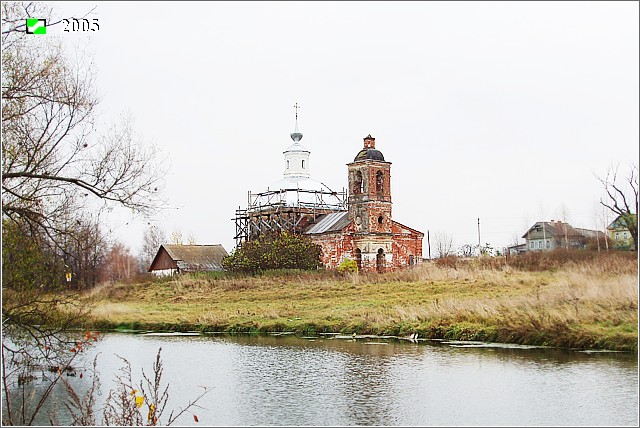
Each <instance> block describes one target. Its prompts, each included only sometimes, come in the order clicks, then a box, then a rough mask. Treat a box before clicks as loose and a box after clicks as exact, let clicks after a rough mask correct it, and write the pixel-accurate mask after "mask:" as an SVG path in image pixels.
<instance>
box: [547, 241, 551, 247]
mask: <svg viewBox="0 0 640 428" xmlns="http://www.w3.org/2000/svg"><path fill="white" fill-rule="evenodd" d="M547 248H551V242H549V240H548V239H547Z"/></svg>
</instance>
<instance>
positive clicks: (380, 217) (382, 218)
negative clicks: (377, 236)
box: [378, 216, 384, 226]
mask: <svg viewBox="0 0 640 428" xmlns="http://www.w3.org/2000/svg"><path fill="white" fill-rule="evenodd" d="M383 221H384V217H382V216H378V224H379V225H381V226H382V222H383Z"/></svg>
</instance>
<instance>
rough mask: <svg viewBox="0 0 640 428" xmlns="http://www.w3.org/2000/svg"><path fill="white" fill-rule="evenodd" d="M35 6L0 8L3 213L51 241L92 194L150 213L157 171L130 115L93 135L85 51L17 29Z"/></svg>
mask: <svg viewBox="0 0 640 428" xmlns="http://www.w3.org/2000/svg"><path fill="white" fill-rule="evenodd" d="M38 7H43V8H44V7H45V6H40V3H37V4H35V5H33V4H30V5H28V6H25V7H21V6H20V5H18V4H16V3H3V5H2V12H3V16H2V24H3V33H2V39H3V46H2V63H3V71H2V159H3V163H2V194H3V195H2V212H3V215H4V216H6V217H8V218H11V219H16V218H18V217H20V218H21V219H22V220H23V221H25V222H27V223H28V224H29V225H30V227H32V228H37V229H40V230H41V231H43V232H44V233H46V234H48V235H49V236H50V238H51V239H52V240H53V241H55V242H58V241H59V236H58V232H59V229H58V227H57V224H56V219H58V218H60V217H61V216H62V215H63V214H65V213H69V212H82V211H84V210H85V207H86V206H87V205H89V202H88V200H90V199H92V198H93V199H94V200H96V201H101V202H102V203H103V204H110V203H115V204H119V205H122V206H124V207H127V208H131V209H133V210H135V211H137V212H140V213H145V214H149V213H151V212H153V211H154V210H155V209H156V208H157V207H158V206H159V205H158V204H159V203H160V200H159V197H158V195H159V192H158V190H159V188H160V187H161V183H162V182H161V177H162V168H161V166H160V165H158V152H157V150H156V149H154V148H152V147H150V148H145V147H144V146H143V145H142V144H141V141H140V140H139V138H138V137H136V135H135V133H134V132H133V129H132V125H131V121H130V120H128V119H126V118H125V119H123V120H122V122H121V123H120V124H118V125H114V126H113V127H112V128H111V129H109V130H108V131H107V132H106V133H105V134H103V135H102V136H98V135H97V132H96V129H95V119H96V118H95V108H96V106H97V103H98V100H97V96H96V94H95V89H94V81H95V76H94V72H93V69H94V67H93V64H92V63H91V61H90V60H89V59H87V58H90V56H89V55H87V54H86V53H84V54H83V55H82V56H79V57H78V58H76V59H74V60H71V59H70V58H69V57H68V56H67V55H66V53H65V50H64V48H63V45H62V43H60V42H59V41H56V39H54V38H53V37H50V38H47V39H42V38H37V37H31V38H28V37H24V33H23V32H21V31H18V30H17V29H16V28H18V27H19V26H20V25H23V23H24V19H25V17H26V16H25V14H26V13H30V14H34V15H36V14H37V15H39V12H40V10H39V9H38ZM48 12H49V11H48V10H46V9H45V10H43V12H42V13H48ZM5 28H6V30H5Z"/></svg>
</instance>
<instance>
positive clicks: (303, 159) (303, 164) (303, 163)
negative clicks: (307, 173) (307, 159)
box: [302, 159, 304, 169]
mask: <svg viewBox="0 0 640 428" xmlns="http://www.w3.org/2000/svg"><path fill="white" fill-rule="evenodd" d="M302 169H304V159H302Z"/></svg>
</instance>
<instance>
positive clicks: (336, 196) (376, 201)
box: [235, 113, 424, 272]
mask: <svg viewBox="0 0 640 428" xmlns="http://www.w3.org/2000/svg"><path fill="white" fill-rule="evenodd" d="M291 139H292V140H293V144H292V145H291V146H289V147H288V148H287V150H285V151H284V152H283V154H284V177H283V179H281V180H279V181H278V182H276V183H274V184H272V185H271V186H269V187H268V188H267V191H266V192H261V193H257V194H254V193H251V192H249V197H248V206H247V208H246V209H240V208H239V209H238V210H237V211H236V217H235V222H236V236H235V238H236V245H242V242H245V241H248V240H251V239H257V238H259V237H260V236H261V235H262V234H264V233H268V232H279V231H283V230H287V231H290V232H293V233H299V234H305V235H307V236H309V237H310V238H311V240H312V241H313V242H315V243H316V244H318V245H320V246H321V247H322V263H323V265H324V267H325V268H328V269H335V268H337V267H338V266H339V265H340V263H342V262H343V261H344V260H345V259H352V260H355V261H356V263H357V265H358V269H359V270H361V271H373V272H386V271H393V270H396V269H399V268H404V267H409V266H413V265H415V264H417V263H420V262H421V261H422V239H423V236H424V234H423V233H422V232H420V231H418V230H416V229H413V228H411V227H408V226H405V225H403V224H401V223H399V222H397V221H395V220H394V219H393V217H392V210H391V205H392V204H391V162H388V161H386V160H385V158H384V156H383V154H382V152H380V151H379V150H378V149H376V147H375V138H373V137H372V136H371V135H368V136H367V137H365V138H364V146H363V147H362V149H360V150H359V151H358V152H357V154H356V156H355V158H354V160H353V162H350V163H348V164H347V175H348V185H349V188H348V191H346V192H345V191H344V190H343V191H342V192H340V193H339V192H335V191H333V190H331V189H330V188H329V187H327V186H326V185H324V184H323V183H321V182H318V181H315V180H313V179H311V176H310V169H309V167H310V163H309V157H310V156H309V155H310V152H309V150H307V149H306V148H305V147H304V146H303V145H302V144H301V142H300V141H301V139H302V133H301V132H299V131H298V122H297V113H296V126H295V131H294V132H293V133H291Z"/></svg>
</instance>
